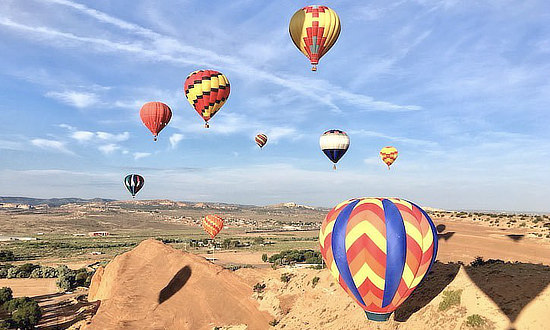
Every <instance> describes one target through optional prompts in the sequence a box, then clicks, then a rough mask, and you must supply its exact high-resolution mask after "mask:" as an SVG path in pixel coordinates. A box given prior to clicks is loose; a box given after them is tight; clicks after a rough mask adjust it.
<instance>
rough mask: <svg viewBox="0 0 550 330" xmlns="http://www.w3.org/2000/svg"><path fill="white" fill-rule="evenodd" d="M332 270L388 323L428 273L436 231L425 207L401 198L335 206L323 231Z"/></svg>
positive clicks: (357, 299) (358, 300) (324, 252)
mask: <svg viewBox="0 0 550 330" xmlns="http://www.w3.org/2000/svg"><path fill="white" fill-rule="evenodd" d="M319 242H320V244H321V254H322V255H323V259H324V260H325V262H326V264H327V268H328V269H329V270H330V271H331V273H332V275H333V276H334V277H335V278H336V280H337V281H338V283H339V284H340V285H341V286H342V288H344V290H345V291H346V292H347V293H348V295H350V296H351V298H352V299H353V300H354V301H355V302H356V303H357V304H358V305H359V306H361V308H363V310H365V312H366V314H367V317H368V318H369V319H370V320H375V321H386V320H387V319H388V318H389V317H390V315H391V313H392V312H393V311H395V309H396V308H397V307H399V305H401V304H402V303H403V301H405V299H407V297H408V296H409V295H410V294H411V293H412V291H413V290H414V289H415V288H416V286H417V285H418V284H419V283H420V282H421V281H422V279H423V278H424V277H425V276H426V274H428V272H429V270H430V268H431V266H432V264H433V263H434V261H435V257H436V254H437V231H436V228H435V226H434V224H433V222H432V220H431V219H430V217H429V216H428V214H426V212H424V210H422V209H421V208H420V207H418V206H417V205H415V204H413V203H411V202H408V201H406V200H402V199H398V198H356V199H350V200H348V201H345V202H343V203H340V204H338V205H337V206H335V207H334V208H333V209H332V210H331V211H330V212H329V213H328V214H327V216H326V218H325V220H324V221H323V223H322V225H321V231H320V233H319Z"/></svg>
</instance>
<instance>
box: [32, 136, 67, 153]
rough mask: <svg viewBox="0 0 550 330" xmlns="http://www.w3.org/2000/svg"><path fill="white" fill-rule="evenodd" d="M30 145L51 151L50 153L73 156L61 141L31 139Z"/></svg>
mask: <svg viewBox="0 0 550 330" xmlns="http://www.w3.org/2000/svg"><path fill="white" fill-rule="evenodd" d="M31 144H32V145H33V146H35V147H38V148H41V149H45V150H52V151H56V152H61V153H65V154H71V155H72V154H73V152H72V151H70V150H69V149H67V147H66V145H65V142H62V141H57V140H48V139H32V140H31Z"/></svg>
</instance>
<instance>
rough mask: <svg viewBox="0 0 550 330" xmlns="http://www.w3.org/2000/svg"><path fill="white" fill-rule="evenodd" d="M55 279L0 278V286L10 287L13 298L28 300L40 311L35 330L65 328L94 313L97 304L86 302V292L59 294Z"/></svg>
mask: <svg viewBox="0 0 550 330" xmlns="http://www.w3.org/2000/svg"><path fill="white" fill-rule="evenodd" d="M55 281H56V279H55V278H16V279H0V287H10V288H11V289H12V291H13V296H14V297H23V296H26V297H31V298H33V299H34V300H36V301H37V302H38V304H39V305H40V307H41V309H42V319H41V320H40V323H39V324H38V326H37V328H38V329H66V328H68V327H69V326H71V325H73V324H75V323H77V322H79V321H81V320H85V319H89V318H90V317H91V316H92V315H93V314H94V313H95V311H96V306H95V305H96V304H90V303H88V302H87V301H86V295H87V291H86V290H83V289H79V290H77V291H75V292H73V293H70V294H66V293H64V292H59V289H58V288H57V286H56V285H55Z"/></svg>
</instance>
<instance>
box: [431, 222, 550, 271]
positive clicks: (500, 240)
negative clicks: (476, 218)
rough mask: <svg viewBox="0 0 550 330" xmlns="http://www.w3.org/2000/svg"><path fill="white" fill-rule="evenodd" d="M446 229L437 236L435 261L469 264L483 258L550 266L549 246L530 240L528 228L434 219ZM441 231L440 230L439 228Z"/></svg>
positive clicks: (535, 239) (541, 241)
mask: <svg viewBox="0 0 550 330" xmlns="http://www.w3.org/2000/svg"><path fill="white" fill-rule="evenodd" d="M435 223H436V224H437V225H444V226H445V229H444V230H443V231H442V232H441V233H440V234H439V236H440V238H439V251H438V254H437V259H438V260H440V261H442V262H451V261H454V262H458V261H462V262H466V263H469V262H470V261H472V260H473V259H474V258H475V257H476V256H481V257H483V258H485V259H490V258H491V259H502V260H505V261H522V262H531V263H543V264H545V265H550V243H549V242H548V241H547V240H543V239H539V238H533V237H529V235H527V232H528V231H529V230H528V229H521V228H514V229H506V230H503V229H502V228H501V229H499V228H495V227H489V226H483V225H480V224H478V223H473V222H456V221H444V220H443V221H442V220H436V221H435ZM440 228H441V227H440Z"/></svg>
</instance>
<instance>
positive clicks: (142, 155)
mask: <svg viewBox="0 0 550 330" xmlns="http://www.w3.org/2000/svg"><path fill="white" fill-rule="evenodd" d="M133 156H134V159H135V160H138V159H141V158H145V157H149V156H151V153H150V152H134V153H133Z"/></svg>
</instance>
